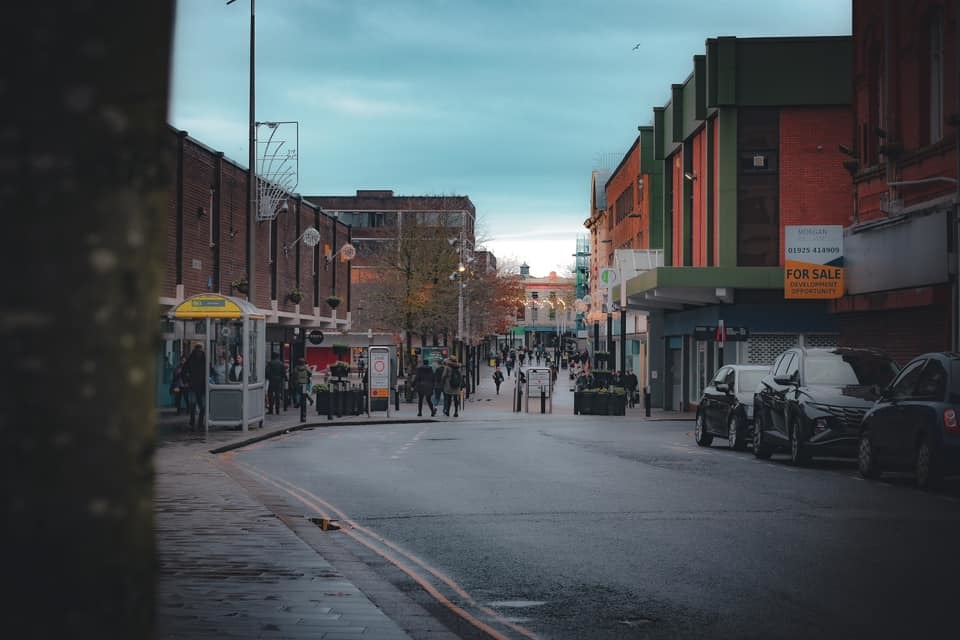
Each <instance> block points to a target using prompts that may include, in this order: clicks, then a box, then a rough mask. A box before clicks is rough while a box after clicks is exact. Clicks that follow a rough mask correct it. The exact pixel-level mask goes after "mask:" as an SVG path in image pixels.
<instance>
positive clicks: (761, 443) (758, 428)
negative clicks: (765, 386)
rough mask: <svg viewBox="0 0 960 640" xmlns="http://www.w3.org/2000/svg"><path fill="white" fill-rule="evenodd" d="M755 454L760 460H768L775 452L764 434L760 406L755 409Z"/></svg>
mask: <svg viewBox="0 0 960 640" xmlns="http://www.w3.org/2000/svg"><path fill="white" fill-rule="evenodd" d="M753 416H754V418H753V455H754V456H756V457H757V458H759V459H760V460H766V459H767V458H769V457H770V455H771V454H772V453H773V447H771V446H770V445H769V444H767V441H766V438H764V436H763V429H764V425H763V420H761V418H760V408H759V407H756V408H754V410H753Z"/></svg>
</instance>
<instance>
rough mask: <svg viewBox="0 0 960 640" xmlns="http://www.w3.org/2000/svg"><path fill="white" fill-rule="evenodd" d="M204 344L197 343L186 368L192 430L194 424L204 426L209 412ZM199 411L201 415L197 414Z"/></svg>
mask: <svg viewBox="0 0 960 640" xmlns="http://www.w3.org/2000/svg"><path fill="white" fill-rule="evenodd" d="M206 359H207V358H206V355H205V354H204V352H203V346H202V345H199V344H198V345H195V346H194V347H193V351H191V352H190V356H189V357H188V358H187V362H186V364H185V365H184V369H185V370H186V372H187V382H188V383H189V384H190V392H191V393H190V395H191V397H190V430H191V431H193V428H194V424H196V426H197V428H198V429H202V428H203V421H204V416H205V415H206V413H207V364H206ZM198 413H199V417H197V414H198Z"/></svg>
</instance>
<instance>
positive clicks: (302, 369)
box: [293, 358, 311, 422]
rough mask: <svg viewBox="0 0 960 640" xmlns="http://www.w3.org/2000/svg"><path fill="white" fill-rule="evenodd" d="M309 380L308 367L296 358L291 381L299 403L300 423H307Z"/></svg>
mask: <svg viewBox="0 0 960 640" xmlns="http://www.w3.org/2000/svg"><path fill="white" fill-rule="evenodd" d="M310 378H311V373H310V367H308V366H307V363H306V361H305V360H304V359H303V358H297V366H296V367H294V369H293V381H294V383H295V384H296V385H297V386H296V394H297V398H298V399H299V401H300V422H306V421H307V403H308V402H310ZM294 404H296V402H294Z"/></svg>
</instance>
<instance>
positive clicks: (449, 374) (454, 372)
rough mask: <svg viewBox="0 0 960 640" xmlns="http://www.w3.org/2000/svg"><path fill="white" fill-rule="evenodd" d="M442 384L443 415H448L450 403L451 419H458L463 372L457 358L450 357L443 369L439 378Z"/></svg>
mask: <svg viewBox="0 0 960 640" xmlns="http://www.w3.org/2000/svg"><path fill="white" fill-rule="evenodd" d="M440 379H441V380H442V382H443V415H445V416H449V415H450V403H451V402H452V403H453V417H454V418H459V417H460V388H461V387H462V386H463V372H462V371H461V370H460V362H459V361H458V360H457V356H450V357H449V358H447V362H446V364H445V365H444V367H443V373H442V374H441V378H440Z"/></svg>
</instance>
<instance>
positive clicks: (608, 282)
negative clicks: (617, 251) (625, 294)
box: [600, 267, 620, 289]
mask: <svg viewBox="0 0 960 640" xmlns="http://www.w3.org/2000/svg"><path fill="white" fill-rule="evenodd" d="M618 284H620V272H619V271H617V270H616V269H611V268H610V267H604V268H603V269H600V286H601V287H603V288H604V289H609V288H610V287H615V286H617V285H618Z"/></svg>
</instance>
